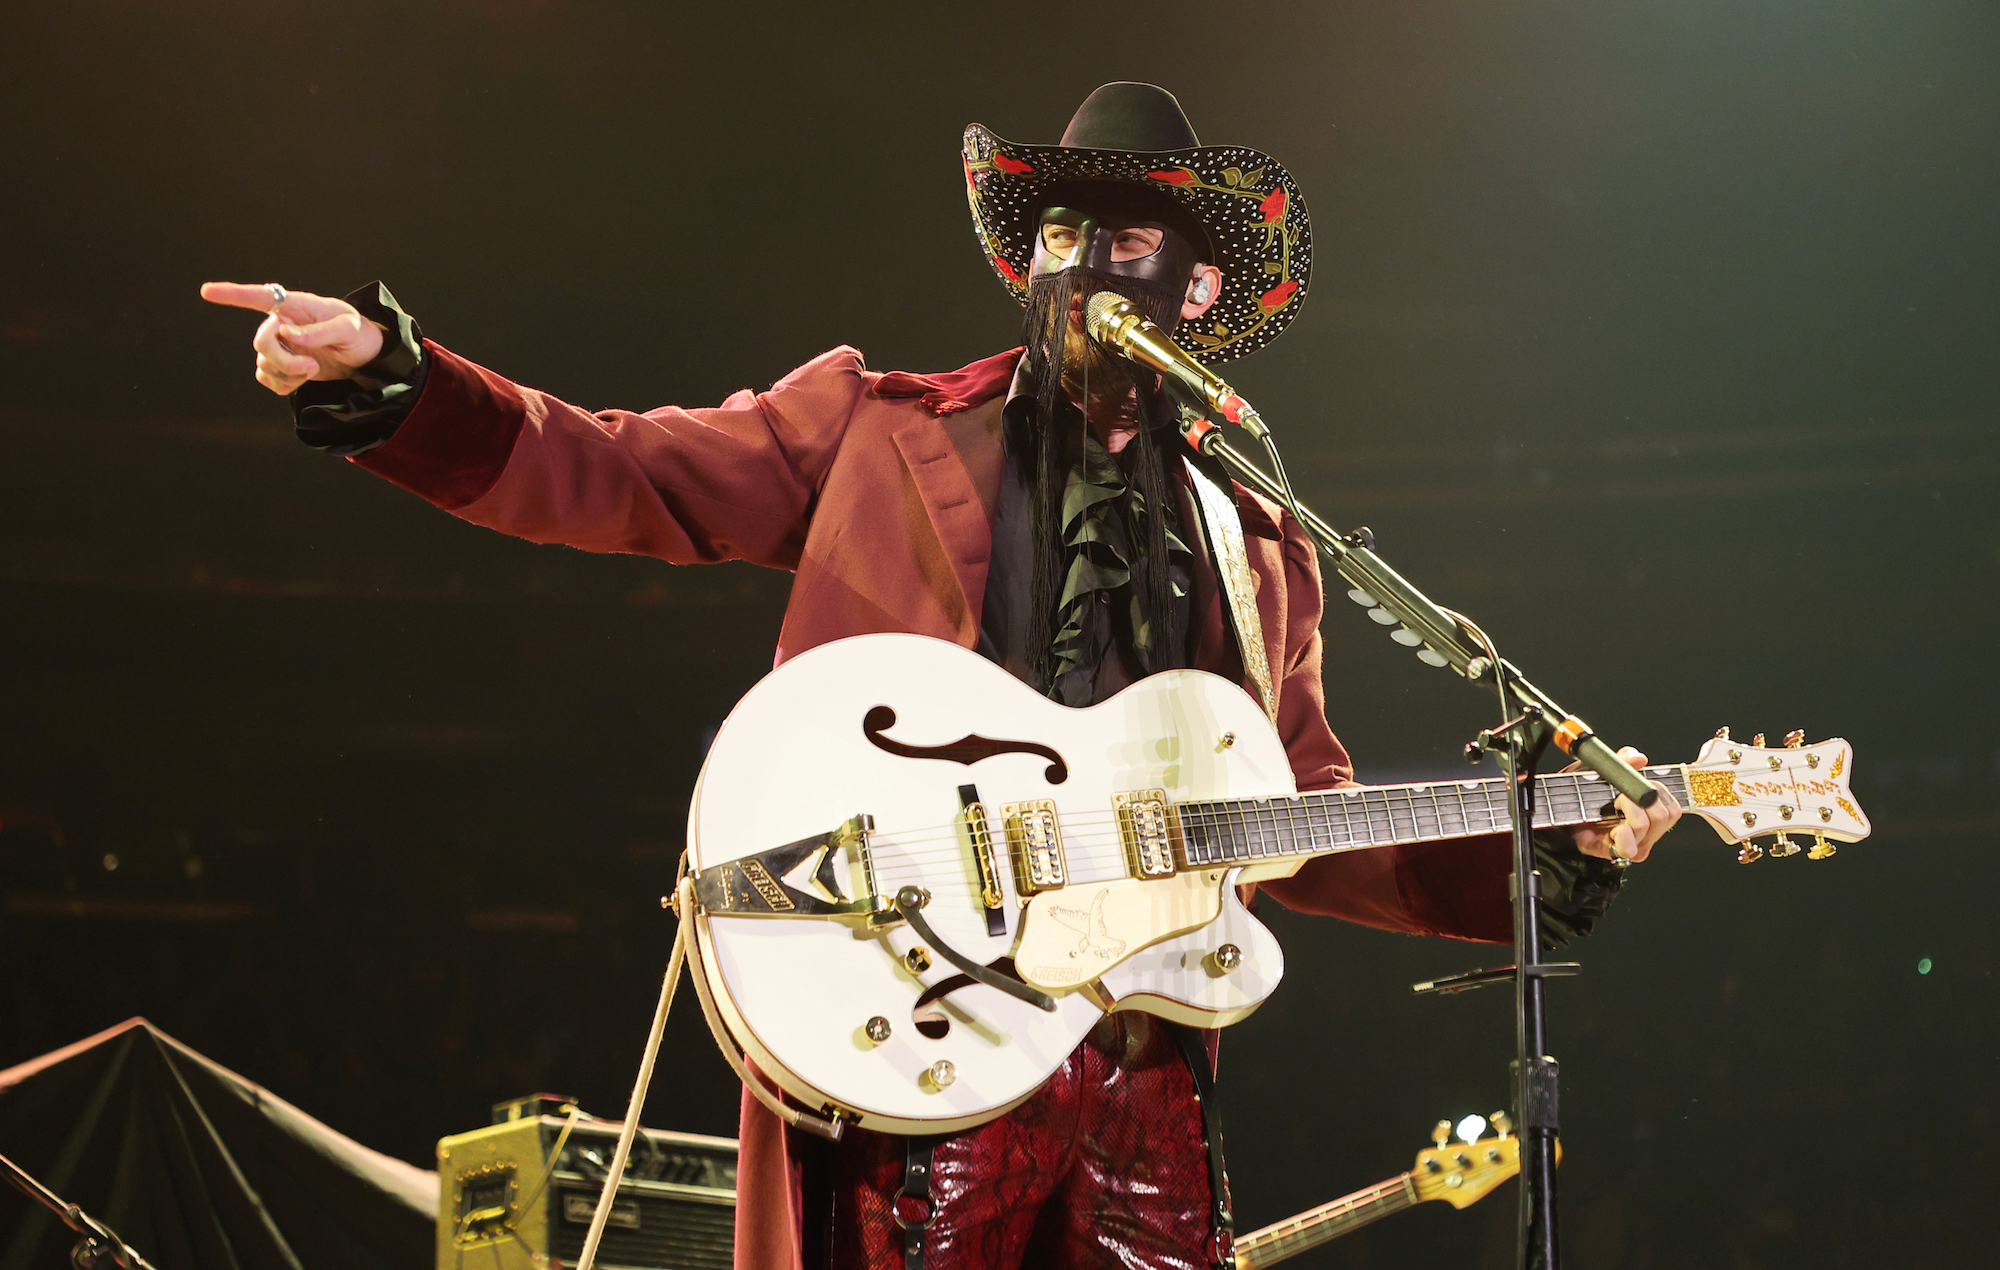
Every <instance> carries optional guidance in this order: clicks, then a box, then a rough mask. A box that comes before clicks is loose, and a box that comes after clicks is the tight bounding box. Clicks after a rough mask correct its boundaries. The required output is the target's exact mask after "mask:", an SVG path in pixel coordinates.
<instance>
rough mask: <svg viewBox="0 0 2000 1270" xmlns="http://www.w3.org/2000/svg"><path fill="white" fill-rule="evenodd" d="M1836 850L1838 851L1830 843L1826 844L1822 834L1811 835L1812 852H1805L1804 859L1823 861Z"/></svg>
mask: <svg viewBox="0 0 2000 1270" xmlns="http://www.w3.org/2000/svg"><path fill="white" fill-rule="evenodd" d="M1836 850H1838V848H1836V847H1835V846H1834V845H1833V844H1832V843H1831V842H1828V841H1827V840H1826V837H1825V835H1824V834H1817V833H1816V834H1814V835H1813V844H1812V850H1810V851H1808V852H1806V859H1808V860H1824V859H1826V858H1827V857H1828V856H1830V855H1832V854H1833V853H1834V852H1835V851H1836Z"/></svg>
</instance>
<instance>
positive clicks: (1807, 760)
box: [1687, 728, 1871, 864]
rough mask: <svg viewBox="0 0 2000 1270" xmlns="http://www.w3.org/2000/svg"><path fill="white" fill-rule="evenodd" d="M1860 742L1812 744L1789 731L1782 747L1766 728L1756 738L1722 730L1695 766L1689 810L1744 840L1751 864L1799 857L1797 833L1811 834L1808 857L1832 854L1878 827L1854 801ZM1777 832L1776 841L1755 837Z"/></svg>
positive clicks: (1741, 857) (1744, 859) (1744, 855)
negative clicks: (1737, 737)
mask: <svg viewBox="0 0 2000 1270" xmlns="http://www.w3.org/2000/svg"><path fill="white" fill-rule="evenodd" d="M1853 765H1854V747H1853V746H1851V745H1849V744H1848V743H1847V742H1846V741H1844V740H1842V739H1840V738H1839V737H1834V738H1832V739H1831V740H1826V741H1820V742H1818V743H1817V744H1814V745H1807V744H1805V734H1804V733H1803V732H1792V733H1789V734H1787V735H1786V737H1785V744H1784V746H1783V747H1782V748H1777V749H1774V748H1771V747H1769V746H1766V745H1765V744H1764V734H1763V733H1761V732H1760V733H1758V734H1757V735H1756V736H1755V737H1753V738H1751V740H1750V742H1749V744H1747V745H1746V744H1744V743H1743V742H1741V741H1734V740H1731V739H1730V736H1729V729H1728V728H1723V729H1722V730H1721V731H1719V732H1717V733H1716V734H1715V736H1714V738H1713V739H1712V740H1710V741H1709V742H1708V744H1706V745H1704V746H1702V747H1701V755H1700V757H1698V758H1696V759H1695V761H1694V762H1692V763H1689V764H1688V765H1687V768H1688V808H1687V809H1688V810H1689V811H1692V812H1695V813H1696V814H1698V815H1700V816H1701V817H1702V818H1703V819H1704V820H1706V821H1708V823H1709V824H1711V825H1714V826H1715V831H1716V832H1717V833H1719V834H1721V835H1722V839H1723V841H1725V842H1737V843H1741V844H1743V849H1742V851H1740V852H1739V853H1738V854H1737V857H1736V858H1737V860H1738V861H1740V862H1741V863H1743V864H1749V863H1750V862H1751V861H1752V860H1756V859H1758V858H1759V857H1761V856H1763V855H1764V854H1766V852H1767V851H1768V852H1769V854H1771V855H1773V856H1777V857H1780V858H1782V857H1784V856H1790V855H1797V854H1798V853H1799V850H1800V845H1799V844H1798V843H1797V842H1795V841H1793V840H1792V837H1791V835H1792V834H1795V833H1798V834H1808V835H1810V836H1811V837H1812V840H1813V845H1812V847H1811V848H1810V849H1809V850H1807V852H1806V857H1807V858H1808V859H1811V860H1824V859H1825V858H1826V857H1828V856H1830V855H1832V854H1833V852H1834V847H1833V842H1829V841H1828V839H1832V840H1833V841H1834V842H1859V841H1861V840H1862V839H1863V838H1866V837H1867V836H1868V834H1869V832H1870V829H1871V826H1870V825H1869V823H1868V817H1867V816H1865V815H1863V814H1862V811H1861V808H1860V806H1859V805H1858V804H1857V803H1856V802H1855V801H1854V791H1853V789H1852V788H1851V787H1850V786H1849V784H1848V781H1849V780H1850V778H1851V777H1852V775H1853V773H1852V770H1851V769H1852V767H1853ZM1766 834H1774V835H1776V840H1775V841H1774V842H1772V843H1771V844H1770V845H1769V846H1768V847H1762V846H1759V845H1758V844H1757V843H1755V842H1753V841H1751V839H1753V838H1757V837H1760V836H1763V835H1766Z"/></svg>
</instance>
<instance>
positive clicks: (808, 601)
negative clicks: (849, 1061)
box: [354, 341, 1511, 1270]
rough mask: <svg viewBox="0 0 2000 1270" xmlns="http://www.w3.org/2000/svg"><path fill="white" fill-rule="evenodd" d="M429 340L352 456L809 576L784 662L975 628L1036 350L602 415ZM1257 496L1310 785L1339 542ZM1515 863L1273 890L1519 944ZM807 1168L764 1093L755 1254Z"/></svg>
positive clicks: (758, 1125)
mask: <svg viewBox="0 0 2000 1270" xmlns="http://www.w3.org/2000/svg"><path fill="white" fill-rule="evenodd" d="M425 347H426V348H427V349H428V350H429V352H430V356H431V367H430V372H429V376H428V379H427V381H426V383H425V385H424V390H423V395H422V397H421V398H420V399H419V400H418V402H417V404H416V406H415V407H414V408H413V409H412V410H411V412H410V414H409V416H408V417H407V418H406V419H405V420H404V421H403V424H402V426H401V427H400V428H399V429H398V430H397V432H396V434H395V436H394V437H393V438H391V439H390V440H389V441H388V443H386V444H385V445H382V446H381V447H379V448H377V449H375V450H373V451H370V452H369V453H367V454H364V455H362V456H360V457H359V458H357V459H355V460H354V461H355V462H357V463H359V464H360V465H361V466H363V467H366V468H368V469H369V470H371V471H374V472H376V473H378V474H379V475H381V476H383V477H386V478H387V479H389V480H391V481H394V482H395V483H396V484H398V485H401V486H403V487H404V488H406V489H409V490H411V491H413V492H415V493H417V494H419V495H421V496H422V497H424V498H426V499H428V500H429V501H431V502H433V503H435V504H437V505H438V506H439V507H442V508H444V509H445V510H446V511H449V512H451V513H452V514H453V515H455V516H459V517H461V518H463V519H465V520H469V521H471V522H473V523H474V524H478V525H485V526H487V527H489V528H492V529H498V530H500V531H501V532H503V533H508V534H513V535H515V536H517V537H521V538H527V539H530V540H532V541H535V542H550V543H566V544H568V545H570V546H573V547H580V548H583V549H584V550H587V551H618V552H632V553H636V554H640V555H648V556H655V557H658V558H659V559H662V560H666V561H668V562H670V563H673V564H693V563H697V562H708V561H719V560H748V561H752V562H754V563H756V564H761V565H768V566H770V567H772V568H776V569H787V570H790V571H792V572H793V573H794V574H795V575H796V581H795V582H794V583H793V585H792V594H791V600H790V603H789V604H788V606H787V608H786V611H785V621H784V627H783V630H782V631H781V632H780V634H779V638H778V650H777V660H778V661H780V662H782V661H784V660H785V659H786V658H788V657H792V656H795V655H797V654H798V653H801V652H803V651H805V650H806V649H809V648H812V647H815V646H817V645H819V644H824V643H826V642H828V641H830V640H836V639H841V638H843V637H846V636H849V635H861V634H867V633H871V632H880V631H908V632H914V633H916V634H920V635H930V636H933V637H935V638H938V639H946V640H951V641H953V642H954V643H957V644H959V645H961V646H962V647H966V648H970V647H972V646H973V644H974V642H975V640H976V639H977V636H978V632H979V618H980V605H981V602H982V600H983V598H984V595H985V588H986V560H987V553H988V551H989V550H990V548H991V545H992V531H991V515H992V511H993V509H994V506H995V503H996V501H997V498H998V492H999V483H1000V410H1001V407H1002V405H1003V404H1004V402H1003V397H1004V394H1005V392H1006V388H1007V385H1008V383H1009V382H1010V381H1011V379H1012V376H1013V371H1014V364H1015V361H1016V358H1017V357H1018V350H1017V351H1015V352H1010V353H1006V354H1002V355H1000V356H998V357H992V358H988V359H986V360H985V361H982V362H976V363H974V364H973V365H971V366H967V367H965V368H964V369H962V370H959V371H954V372H951V373H950V374H944V375H932V376H918V375H908V374H901V373H894V374H888V375H883V374H878V373H876V372H874V371H870V370H868V369H867V368H866V367H865V366H864V365H863V364H862V360H861V355H860V354H859V353H858V352H856V351H855V350H854V349H851V348H837V349H834V350H833V351H832V352H830V353H826V354H824V355H823V356H820V357H818V358H815V359H814V360H812V361H811V362H808V363H807V364H806V365H804V366H802V367H800V368H799V369H798V370H796V371H793V372H792V373H791V374H790V375H787V376H786V377H785V378H784V379H781V380H779V381H778V382H777V383H776V384H774V385H773V386H772V387H771V389H770V391H768V392H762V393H751V392H748V391H745V392H739V393H737V394H736V395H734V396H732V397H731V398H729V400H727V401H725V402H724V403H723V404H722V405H720V406H718V407H715V408H714V409H705V410H703V409H697V410H683V409H679V408H676V407H662V408H660V409H658V410H653V411H649V412H647V413H645V414H635V413H631V412H628V411H618V410H611V411H602V412H598V413H595V414H593V413H590V412H588V411H584V410H581V409H578V408H577V407H575V406H571V405H569V404H567V403H565V402H562V401H559V400H557V399H555V398H553V397H551V396H549V395H548V394H546V393H541V392H537V391H535V390H534V389H532V388H526V387H523V386H521V385H519V384H515V383H512V382H510V381H508V380H506V379H503V378H501V377H500V376H498V375H496V374H494V373H492V372H491V371H488V370H485V369H484V368H482V367H479V366H476V365H474V364H472V363H471V362H468V361H466V360H465V359H463V358H461V357H459V356H457V355H456V354H454V353H452V352H450V351H448V350H447V349H444V348H442V347H440V346H438V345H437V344H434V343H431V342H429V341H426V342H425ZM1236 495H1237V503H1238V506H1239V508H1240V510H1241V513H1242V519H1243V527H1244V535H1245V542H1246V546H1247V548H1248V552H1249V556H1250V566H1251V570H1252V572H1253V574H1254V575H1255V580H1256V585H1257V607H1258V610H1259V615H1260V617H1261V618H1262V623H1263V631H1264V643H1265V647H1266V649H1267V651H1268V653H1269V656H1270V660H1271V666H1272V678H1273V680H1274V682H1275V684H1276V687H1277V692H1278V731H1279V733H1280V735H1281V736H1282V737H1283V739H1284V743H1285V748H1286V751H1287V753H1288V754H1289V755H1290V757H1291V762H1292V770H1293V772H1294V774H1295V775H1296V777H1297V779H1298V784H1299V787H1300V788H1301V789H1324V788H1328V787H1330V786H1334V785H1339V784H1343V783H1348V782H1349V781H1350V780H1351V778H1352V771H1353V769H1352V766H1351V765H1350V763H1349V762H1348V757H1347V752H1346V751H1345V750H1344V749H1343V748H1342V747H1341V744H1340V742H1339V741H1338V740H1337V739H1335V737H1334V734H1333V731H1332V729H1331V728H1330V727H1329V726H1328V725H1327V721H1326V714H1325V693H1324V690H1323V689H1322V687H1321V682H1320V677H1321V664H1320V662H1321V643H1320V634H1319V622H1320V614H1321V608H1322V604H1323V595H1322V592H1321V582H1320V572H1319V561H1318V557H1317V556H1316V554H1315V553H1314V550H1313V548H1312V546H1311V544H1310V543H1309V542H1308V541H1307V540H1306V538H1305V536H1304V534H1303V533H1302V531H1301V530H1300V528H1299V526H1298V525H1297V524H1296V522H1294V521H1292V520H1290V519H1289V518H1285V517H1282V516H1281V515H1280V513H1279V512H1278V509H1277V508H1276V507H1275V506H1274V505H1273V504H1271V503H1268V502H1266V501H1264V500H1263V499H1261V498H1259V497H1257V496H1256V495H1254V494H1251V493H1250V492H1248V491H1247V490H1244V489H1243V488H1242V487H1240V486H1239V487H1237V490H1236ZM1195 599H1196V605H1197V611H1198V612H1199V613H1202V614H1203V615H1204V621H1203V634H1202V636H1201V638H1200V640H1199V642H1198V653H1197V658H1196V661H1197V664H1198V665H1200V666H1201V667H1202V668H1204V669H1209V670H1216V671H1218V672H1219V673H1224V674H1227V675H1229V676H1231V677H1232V678H1236V679H1238V680H1239V681H1241V680H1242V674H1241V667H1240V664H1239V661H1238V659H1237V657H1236V655H1235V654H1234V652H1233V651H1232V650H1231V649H1230V648H1229V645H1228V640H1227V639H1226V637H1225V636H1224V635H1223V633H1222V631H1223V626H1222V617H1221V607H1220V601H1219V598H1218V597H1216V596H1215V595H1214V594H1213V593H1212V592H1211V593H1210V594H1208V595H1206V596H1203V595H1201V594H1197V596H1196V597H1195ZM1244 686H1245V688H1246V689H1247V690H1250V691H1252V692H1253V694H1254V691H1255V689H1254V688H1252V687H1251V686H1250V685H1249V684H1248V683H1247V682H1245V685H1244ZM1508 868H1509V853H1508V850H1507V842H1506V839H1505V838H1504V837H1500V836H1489V837H1481V838H1471V839H1460V840H1456V841H1452V842H1443V843H1428V844H1424V845H1420V846H1413V847H1403V848H1395V849H1387V850H1376V851H1363V852H1355V853H1352V854H1346V855H1336V856H1324V857H1321V858H1319V859H1317V860H1314V861H1312V862H1310V863H1308V864H1307V865H1306V866H1305V867H1304V868H1302V869H1301V870H1300V871H1299V873H1298V874H1297V876H1295V877H1291V878H1286V879H1283V880H1281V881H1274V882H1269V883H1266V884H1265V887H1264V889H1265V890H1267V891H1269V892H1270V893H1271V894H1272V895H1273V896H1275V897H1276V898H1277V899H1278V900H1279V902H1281V903H1283V904H1284V905H1285V906H1286V907H1288V908H1294V909H1299V910H1302V911H1305V912H1312V913H1325V914H1330V915H1333V916H1336V917H1343V918H1346V919H1348V920H1349V921H1355V922H1361V923H1363V924H1366V925H1369V926H1377V927H1381V928H1383V929H1385V930H1395V931H1406V932H1410V933H1415V934H1426V935H1445V936H1451V937H1455V938H1461V939H1479V940H1490V941H1494V942H1505V941H1507V940H1508V939H1509V938H1511V917H1510V910H1509V905H1508V899H1507V876H1508ZM798 1170H799V1163H798V1160H797V1158H796V1156H795V1155H794V1154H793V1153H791V1152H788V1150H787V1144H786V1139H785V1133H784V1131H783V1129H782V1127H781V1125H780V1124H779V1122H778V1121H777V1119H776V1118H775V1117H773V1116H771V1115H770V1114H769V1113H767V1112H765V1111H764V1110H763V1108H762V1107H760V1106H759V1105H758V1104H756V1103H755V1102H754V1101H752V1100H751V1099H750V1098H749V1097H748V1096H747V1095H746V1096H745V1098H744V1102H743V1114H742V1155H741V1160H740V1165H739V1172H738V1188H739V1199H738V1207H737V1243H736V1264H737V1266H738V1267H739V1268H740V1270H741V1268H747V1267H757V1268H758V1270H780V1268H783V1270H792V1268H794V1267H796V1266H797V1265H798V1263H799V1256H798V1248H799V1242H798V1230H799V1224H800V1221H801V1220H802V1219H803V1217H804V1214H803V1212H802V1211H801V1199H800V1196H801V1186H800V1179H799V1173H798ZM787 1213H789V1214H790V1217H791V1220H790V1221H786V1220H785V1218H784V1216H783V1214H787Z"/></svg>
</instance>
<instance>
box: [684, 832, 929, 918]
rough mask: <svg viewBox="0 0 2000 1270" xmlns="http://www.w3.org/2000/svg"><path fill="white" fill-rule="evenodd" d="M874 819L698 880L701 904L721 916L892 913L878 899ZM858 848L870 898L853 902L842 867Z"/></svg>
mask: <svg viewBox="0 0 2000 1270" xmlns="http://www.w3.org/2000/svg"><path fill="white" fill-rule="evenodd" d="M874 827H875V826H874V820H873V818H872V817H870V816H865V815H864V816H856V817H854V818H853V819H852V820H849V821H848V822H847V823H846V824H844V825H842V826H841V827H840V828H838V829H835V830H833V831H831V832H830V833H822V834H814V835H813V836H812V837H810V838H801V839H799V840H798V841H797V842H788V843H786V844H785V845H784V846H782V847H773V848H771V849H770V850H769V851H759V852H756V853H755V854H752V855H746V856H742V857H739V858H737V859H735V860H730V861H726V862H725V863H722V864H717V865H711V866H710V867H708V868H706V869H703V870H702V871H701V872H699V873H697V874H695V875H694V896H695V901H696V902H697V903H698V904H700V905H701V907H702V909H703V911H704V912H707V913H709V914H711V915H713V916H717V917H821V918H826V917H873V916H875V915H876V914H878V913H884V912H887V911H888V910H889V908H890V905H889V903H888V901H886V900H884V899H882V898H881V897H880V895H878V894H877V892H876V888H875V885H874V881H875V867H874V861H873V860H872V859H871V858H870V856H869V850H868V835H869V833H870V832H871V831H872V830H873V829H874ZM849 847H853V848H855V849H856V850H857V851H858V852H859V854H860V860H861V868H862V872H863V874H864V876H865V877H866V878H867V880H868V887H867V891H868V893H867V894H866V895H864V896H862V897H861V898H860V899H849V898H848V897H847V894H846V892H845V891H843V890H842V888H841V885H840V881H839V874H838V872H837V871H836V869H835V865H836V863H837V862H838V861H839V860H840V859H841V857H842V856H844V855H845V854H846V851H847V848H849Z"/></svg>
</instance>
